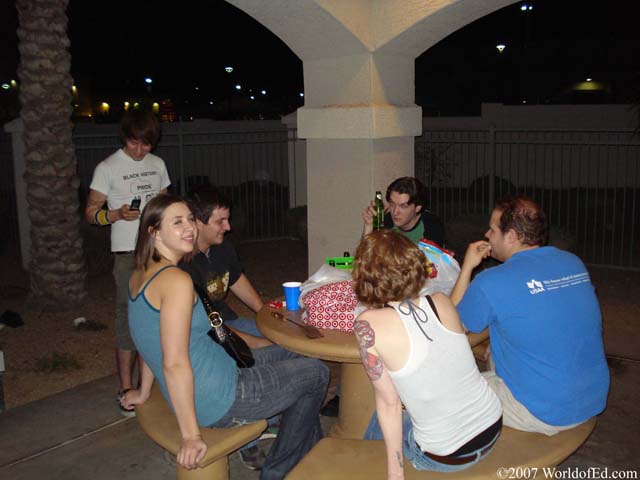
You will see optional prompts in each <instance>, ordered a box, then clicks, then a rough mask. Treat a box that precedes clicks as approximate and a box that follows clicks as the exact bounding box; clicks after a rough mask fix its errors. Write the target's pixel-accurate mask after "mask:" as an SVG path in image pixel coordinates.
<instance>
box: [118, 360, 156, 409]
mask: <svg viewBox="0 0 640 480" xmlns="http://www.w3.org/2000/svg"><path fill="white" fill-rule="evenodd" d="M153 380H154V376H153V372H152V371H151V369H150V368H149V366H148V365H147V362H145V361H144V358H142V356H141V357H140V388H138V389H135V390H129V391H128V392H127V393H125V394H124V397H122V400H120V405H122V406H123V407H124V408H126V409H127V410H130V409H131V407H133V406H134V405H139V404H141V403H144V402H146V401H147V400H148V399H149V395H151V386H152V385H153Z"/></svg>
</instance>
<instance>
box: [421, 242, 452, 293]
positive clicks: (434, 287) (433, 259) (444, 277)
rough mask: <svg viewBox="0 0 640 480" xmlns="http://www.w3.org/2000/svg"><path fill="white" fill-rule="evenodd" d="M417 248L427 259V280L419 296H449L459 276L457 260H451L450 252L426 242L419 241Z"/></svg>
mask: <svg viewBox="0 0 640 480" xmlns="http://www.w3.org/2000/svg"><path fill="white" fill-rule="evenodd" d="M418 247H419V248H420V250H421V251H422V253H424V255H425V257H427V264H428V266H429V278H428V279H427V281H426V283H425V285H424V287H423V289H422V290H420V295H431V294H433V293H436V292H442V293H444V294H445V295H449V294H450V293H451V290H453V286H454V285H455V284H456V280H458V275H460V265H459V264H458V262H457V260H456V259H455V258H453V254H452V253H451V252H450V251H448V250H444V249H442V248H440V247H439V246H438V245H437V244H435V243H433V242H430V241H428V240H421V241H420V242H419V243H418Z"/></svg>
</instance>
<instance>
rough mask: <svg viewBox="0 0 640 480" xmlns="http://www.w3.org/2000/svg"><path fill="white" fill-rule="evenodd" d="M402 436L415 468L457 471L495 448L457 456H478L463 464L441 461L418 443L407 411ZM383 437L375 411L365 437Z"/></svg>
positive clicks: (405, 455) (404, 451)
mask: <svg viewBox="0 0 640 480" xmlns="http://www.w3.org/2000/svg"><path fill="white" fill-rule="evenodd" d="M498 436H500V432H498V433H497V434H496V436H495V438H494V439H493V440H492V441H493V442H495V440H496V439H497V438H498ZM402 437H403V439H402V453H403V454H404V458H405V459H407V460H408V461H409V462H411V464H412V465H413V468H415V469H416V470H431V471H433V472H457V471H459V470H464V469H466V468H469V467H471V466H473V465H475V464H476V463H478V462H479V461H480V460H482V459H483V458H485V457H486V456H487V455H489V454H490V453H491V451H492V450H493V447H491V449H490V450H488V451H487V452H486V453H484V454H482V455H481V454H480V451H481V450H483V449H484V448H485V447H484V446H483V447H480V448H479V449H478V450H475V451H473V452H470V453H468V454H466V455H460V457H457V458H468V457H473V456H475V457H476V458H475V459H474V460H472V461H470V462H469V463H465V464H463V465H447V464H445V463H440V462H438V461H436V460H434V459H433V458H431V457H427V456H426V455H425V454H424V452H423V451H422V450H421V449H420V447H419V446H418V444H417V443H416V440H415V438H414V437H413V425H412V423H411V417H409V413H408V412H406V411H403V412H402ZM383 438H384V437H383V436H382V430H381V428H380V423H379V422H378V415H377V414H376V412H373V416H372V417H371V421H370V422H369V426H368V427H367V431H366V432H365V433H364V439H365V440H382V439H383ZM494 446H495V444H494Z"/></svg>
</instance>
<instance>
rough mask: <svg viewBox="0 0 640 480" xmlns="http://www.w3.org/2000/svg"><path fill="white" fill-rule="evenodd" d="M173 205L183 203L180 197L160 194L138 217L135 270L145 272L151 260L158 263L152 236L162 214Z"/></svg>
mask: <svg viewBox="0 0 640 480" xmlns="http://www.w3.org/2000/svg"><path fill="white" fill-rule="evenodd" d="M174 203H184V204H185V205H186V204H187V202H185V201H184V200H183V199H182V198H181V197H178V196H177V195H172V194H170V193H161V194H160V195H157V196H156V197H153V198H152V199H151V200H150V201H149V203H147V204H146V205H145V207H144V210H143V211H142V216H141V217H140V226H139V227H138V238H137V240H136V249H135V252H134V259H135V268H136V269H138V268H141V269H143V270H145V269H146V268H147V267H148V266H149V263H151V260H153V261H155V262H159V261H160V260H161V258H162V256H161V255H160V254H159V253H158V252H156V250H155V247H154V239H153V234H154V233H155V232H156V231H157V230H159V229H160V223H161V222H162V218H163V217H164V212H165V210H166V209H167V208H169V207H170V206H171V205H173V204H174Z"/></svg>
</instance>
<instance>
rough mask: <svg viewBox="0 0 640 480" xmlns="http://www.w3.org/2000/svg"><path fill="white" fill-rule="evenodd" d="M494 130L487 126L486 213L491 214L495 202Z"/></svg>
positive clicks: (492, 127) (492, 126)
mask: <svg viewBox="0 0 640 480" xmlns="http://www.w3.org/2000/svg"><path fill="white" fill-rule="evenodd" d="M495 196H496V128H495V126H494V125H490V126H489V198H488V200H489V205H488V211H489V213H491V211H492V210H493V206H494V205H495V202H496V198H495Z"/></svg>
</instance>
